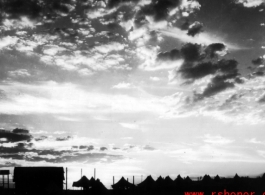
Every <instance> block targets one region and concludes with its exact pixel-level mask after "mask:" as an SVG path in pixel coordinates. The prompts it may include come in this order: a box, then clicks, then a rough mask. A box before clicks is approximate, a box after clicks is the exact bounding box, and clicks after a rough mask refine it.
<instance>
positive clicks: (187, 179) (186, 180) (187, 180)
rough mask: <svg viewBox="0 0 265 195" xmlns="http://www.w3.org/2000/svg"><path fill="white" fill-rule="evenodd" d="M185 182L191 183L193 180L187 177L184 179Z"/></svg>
mask: <svg viewBox="0 0 265 195" xmlns="http://www.w3.org/2000/svg"><path fill="white" fill-rule="evenodd" d="M184 182H185V183H191V182H192V180H191V178H190V177H189V176H187V177H186V178H185V179H184Z"/></svg>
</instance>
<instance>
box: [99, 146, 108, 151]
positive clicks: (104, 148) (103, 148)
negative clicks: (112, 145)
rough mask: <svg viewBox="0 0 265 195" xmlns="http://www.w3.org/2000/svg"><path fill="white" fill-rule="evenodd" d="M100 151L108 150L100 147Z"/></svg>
mask: <svg viewBox="0 0 265 195" xmlns="http://www.w3.org/2000/svg"><path fill="white" fill-rule="evenodd" d="M100 150H101V151H104V150H108V148H106V147H100Z"/></svg>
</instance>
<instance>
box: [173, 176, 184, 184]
mask: <svg viewBox="0 0 265 195" xmlns="http://www.w3.org/2000/svg"><path fill="white" fill-rule="evenodd" d="M182 181H183V178H182V177H181V176H180V175H178V176H177V178H176V179H175V180H174V182H177V183H178V182H182Z"/></svg>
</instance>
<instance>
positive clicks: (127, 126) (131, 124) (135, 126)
mask: <svg viewBox="0 0 265 195" xmlns="http://www.w3.org/2000/svg"><path fill="white" fill-rule="evenodd" d="M119 124H120V125H121V126H122V127H125V128H127V129H140V127H139V125H138V124H133V123H119Z"/></svg>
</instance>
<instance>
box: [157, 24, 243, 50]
mask: <svg viewBox="0 0 265 195" xmlns="http://www.w3.org/2000/svg"><path fill="white" fill-rule="evenodd" d="M160 32H161V33H162V34H163V35H165V36H168V37H173V38H176V39H178V40H179V41H181V42H182V43H194V44H203V45H210V44H212V43H223V44H225V45H226V46H227V47H228V49H231V50H238V49H242V48H241V47H239V46H238V45H236V44H233V43H231V42H226V41H225V40H223V39H222V38H220V37H216V36H213V35H211V34H210V33H208V32H202V33H200V34H198V35H197V36H196V37H192V36H189V35H187V34H186V31H183V30H181V29H179V28H177V27H175V28H171V29H163V30H161V31H160Z"/></svg>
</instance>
